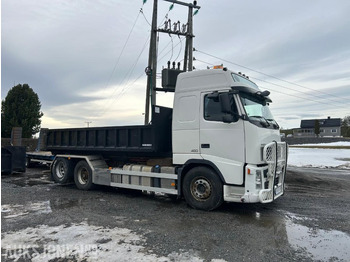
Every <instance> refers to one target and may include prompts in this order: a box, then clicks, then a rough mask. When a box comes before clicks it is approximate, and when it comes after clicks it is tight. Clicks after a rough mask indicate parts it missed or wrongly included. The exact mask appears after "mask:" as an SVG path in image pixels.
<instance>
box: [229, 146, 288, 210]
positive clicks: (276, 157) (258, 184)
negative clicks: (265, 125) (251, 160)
mask: <svg viewBox="0 0 350 262" xmlns="http://www.w3.org/2000/svg"><path fill="white" fill-rule="evenodd" d="M287 157H288V145H287V144H286V143H285V142H271V143H269V144H267V145H265V146H264V148H263V160H264V162H266V165H263V166H257V165H247V166H246V167H245V187H244V192H240V193H237V190H238V188H237V187H231V186H226V185H225V186H224V199H225V201H230V202H231V201H232V202H244V203H257V202H260V203H270V202H273V201H274V200H275V199H276V198H278V197H280V196H282V195H283V194H284V188H285V187H284V179H285V175H286V170H287ZM242 189H243V188H242ZM234 191H235V192H236V193H233V192H234Z"/></svg>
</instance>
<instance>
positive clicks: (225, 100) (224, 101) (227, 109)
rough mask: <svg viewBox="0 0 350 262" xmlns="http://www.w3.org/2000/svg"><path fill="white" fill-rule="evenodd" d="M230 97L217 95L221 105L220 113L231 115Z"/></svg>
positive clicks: (225, 94) (226, 94)
mask: <svg viewBox="0 0 350 262" xmlns="http://www.w3.org/2000/svg"><path fill="white" fill-rule="evenodd" d="M231 97H232V95H230V94H229V93H222V94H219V100H220V104H221V112H223V113H225V114H232V107H231V101H230V100H231V99H230V98H231Z"/></svg>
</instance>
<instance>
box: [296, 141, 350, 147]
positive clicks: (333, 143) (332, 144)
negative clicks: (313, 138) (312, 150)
mask: <svg viewBox="0 0 350 262" xmlns="http://www.w3.org/2000/svg"><path fill="white" fill-rule="evenodd" d="M293 146H350V141H349V142H347V141H340V142H332V143H319V144H297V145H293Z"/></svg>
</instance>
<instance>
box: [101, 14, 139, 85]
mask: <svg viewBox="0 0 350 262" xmlns="http://www.w3.org/2000/svg"><path fill="white" fill-rule="evenodd" d="M141 10H142V8H141V9H140V11H139V13H138V14H137V17H136V19H135V21H134V24H133V26H132V27H131V30H130V32H129V34H128V37H127V38H126V41H125V43H124V46H123V48H122V50H121V51H120V54H119V56H118V58H117V61H116V63H115V64H114V67H113V70H112V73H111V75H110V76H109V78H108V81H107V84H106V86H105V88H104V89H106V88H107V87H108V86H109V84H110V82H111V80H112V77H113V75H114V72H115V70H116V69H117V66H118V64H119V61H120V58H121V57H122V55H123V53H124V50H125V47H126V45H127V44H128V42H129V39H130V36H131V33H132V32H133V31H134V28H135V25H136V23H137V20H138V19H139V16H140V13H141Z"/></svg>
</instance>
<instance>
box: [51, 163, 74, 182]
mask: <svg viewBox="0 0 350 262" xmlns="http://www.w3.org/2000/svg"><path fill="white" fill-rule="evenodd" d="M73 167H74V163H73V162H72V161H71V160H68V159H66V158H57V159H56V160H55V162H54V163H53V166H52V172H51V173H52V179H53V180H54V181H55V182H56V183H60V184H66V183H69V182H71V181H72V178H73Z"/></svg>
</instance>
